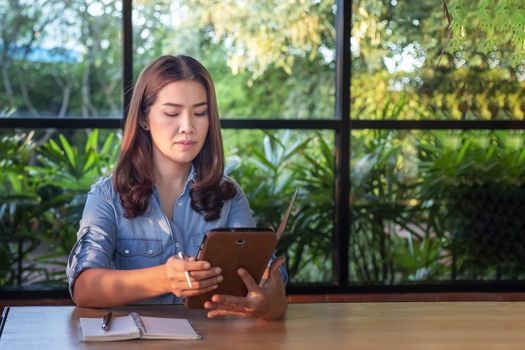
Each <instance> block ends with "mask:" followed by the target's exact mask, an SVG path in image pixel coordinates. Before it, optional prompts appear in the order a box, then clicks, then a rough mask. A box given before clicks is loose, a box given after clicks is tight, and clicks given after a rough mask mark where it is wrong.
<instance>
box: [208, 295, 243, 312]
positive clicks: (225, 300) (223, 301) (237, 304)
mask: <svg viewBox="0 0 525 350" xmlns="http://www.w3.org/2000/svg"><path fill="white" fill-rule="evenodd" d="M211 303H213V304H214V306H217V305H224V306H226V307H228V308H232V309H234V308H236V309H237V308H238V309H240V310H241V309H246V308H250V303H249V302H248V300H247V299H246V298H245V297H237V296H234V295H225V294H214V295H213V296H212V297H211Z"/></svg>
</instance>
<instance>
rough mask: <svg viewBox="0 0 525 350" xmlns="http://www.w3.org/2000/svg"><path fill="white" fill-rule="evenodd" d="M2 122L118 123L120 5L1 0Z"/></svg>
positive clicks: (120, 107) (0, 65)
mask: <svg viewBox="0 0 525 350" xmlns="http://www.w3.org/2000/svg"><path fill="white" fill-rule="evenodd" d="M0 16H2V22H1V24H0V26H1V28H0V31H1V32H2V33H3V34H2V38H0V49H1V50H2V55H0V67H1V74H2V83H1V84H0V117H31V118H39V117H40V118H41V117H48V118H49V117H51V118H53V117H56V118H67V117H82V118H87V117H99V118H100V117H102V118H105V117H108V118H121V117H122V106H121V102H120V98H121V90H122V88H121V65H120V62H121V59H120V57H121V46H122V45H121V40H120V38H121V36H120V28H121V18H122V2H121V1H78V0H74V1H41V0H39V1H3V2H2V3H1V4H0Z"/></svg>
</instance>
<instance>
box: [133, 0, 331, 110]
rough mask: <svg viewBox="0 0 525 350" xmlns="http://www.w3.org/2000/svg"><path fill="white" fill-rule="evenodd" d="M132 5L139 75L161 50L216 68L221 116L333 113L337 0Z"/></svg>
mask: <svg viewBox="0 0 525 350" xmlns="http://www.w3.org/2000/svg"><path fill="white" fill-rule="evenodd" d="M133 6H134V7H133V25H134V28H133V31H134V47H135V48H136V49H135V52H136V54H135V55H134V71H135V73H136V74H138V72H139V71H140V70H141V69H142V68H143V67H144V66H145V65H146V64H147V63H148V62H149V61H151V60H152V59H154V58H156V57H158V56H159V55H162V54H174V55H176V54H186V55H190V56H193V57H195V58H197V59H198V60H200V61H201V62H202V63H203V64H204V65H205V66H206V67H207V68H208V70H209V71H210V72H211V74H212V76H213V78H214V82H215V86H216V89H217V96H218V100H219V107H220V111H221V116H222V117H223V118H263V119H285V118H286V119H327V118H334V111H335V108H334V96H335V89H334V82H335V29H334V22H335V4H334V1H332V0H321V1H306V2H304V1H301V2H297V1H292V0H286V1H278V2H274V1H269V2H268V1H262V2H261V1H253V0H252V1H249V0H244V1H219V2H217V1H211V0H201V1H187V0H173V1H161V0H156V1H141V2H134V4H133Z"/></svg>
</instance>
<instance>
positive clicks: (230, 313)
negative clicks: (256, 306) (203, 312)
mask: <svg viewBox="0 0 525 350" xmlns="http://www.w3.org/2000/svg"><path fill="white" fill-rule="evenodd" d="M219 316H240V317H249V316H250V314H248V313H246V312H237V311H229V310H213V311H210V312H208V318H213V317H219Z"/></svg>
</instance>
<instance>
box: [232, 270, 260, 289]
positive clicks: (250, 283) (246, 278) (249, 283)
mask: <svg viewBox="0 0 525 350" xmlns="http://www.w3.org/2000/svg"><path fill="white" fill-rule="evenodd" d="M237 273H238V274H239V276H240V277H241V280H242V281H243V282H244V285H245V286H246V288H248V293H249V292H255V291H258V290H259V286H258V285H257V283H255V280H254V279H253V277H252V276H251V275H250V274H249V273H248V271H246V270H245V269H243V268H240V269H238V270H237Z"/></svg>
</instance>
